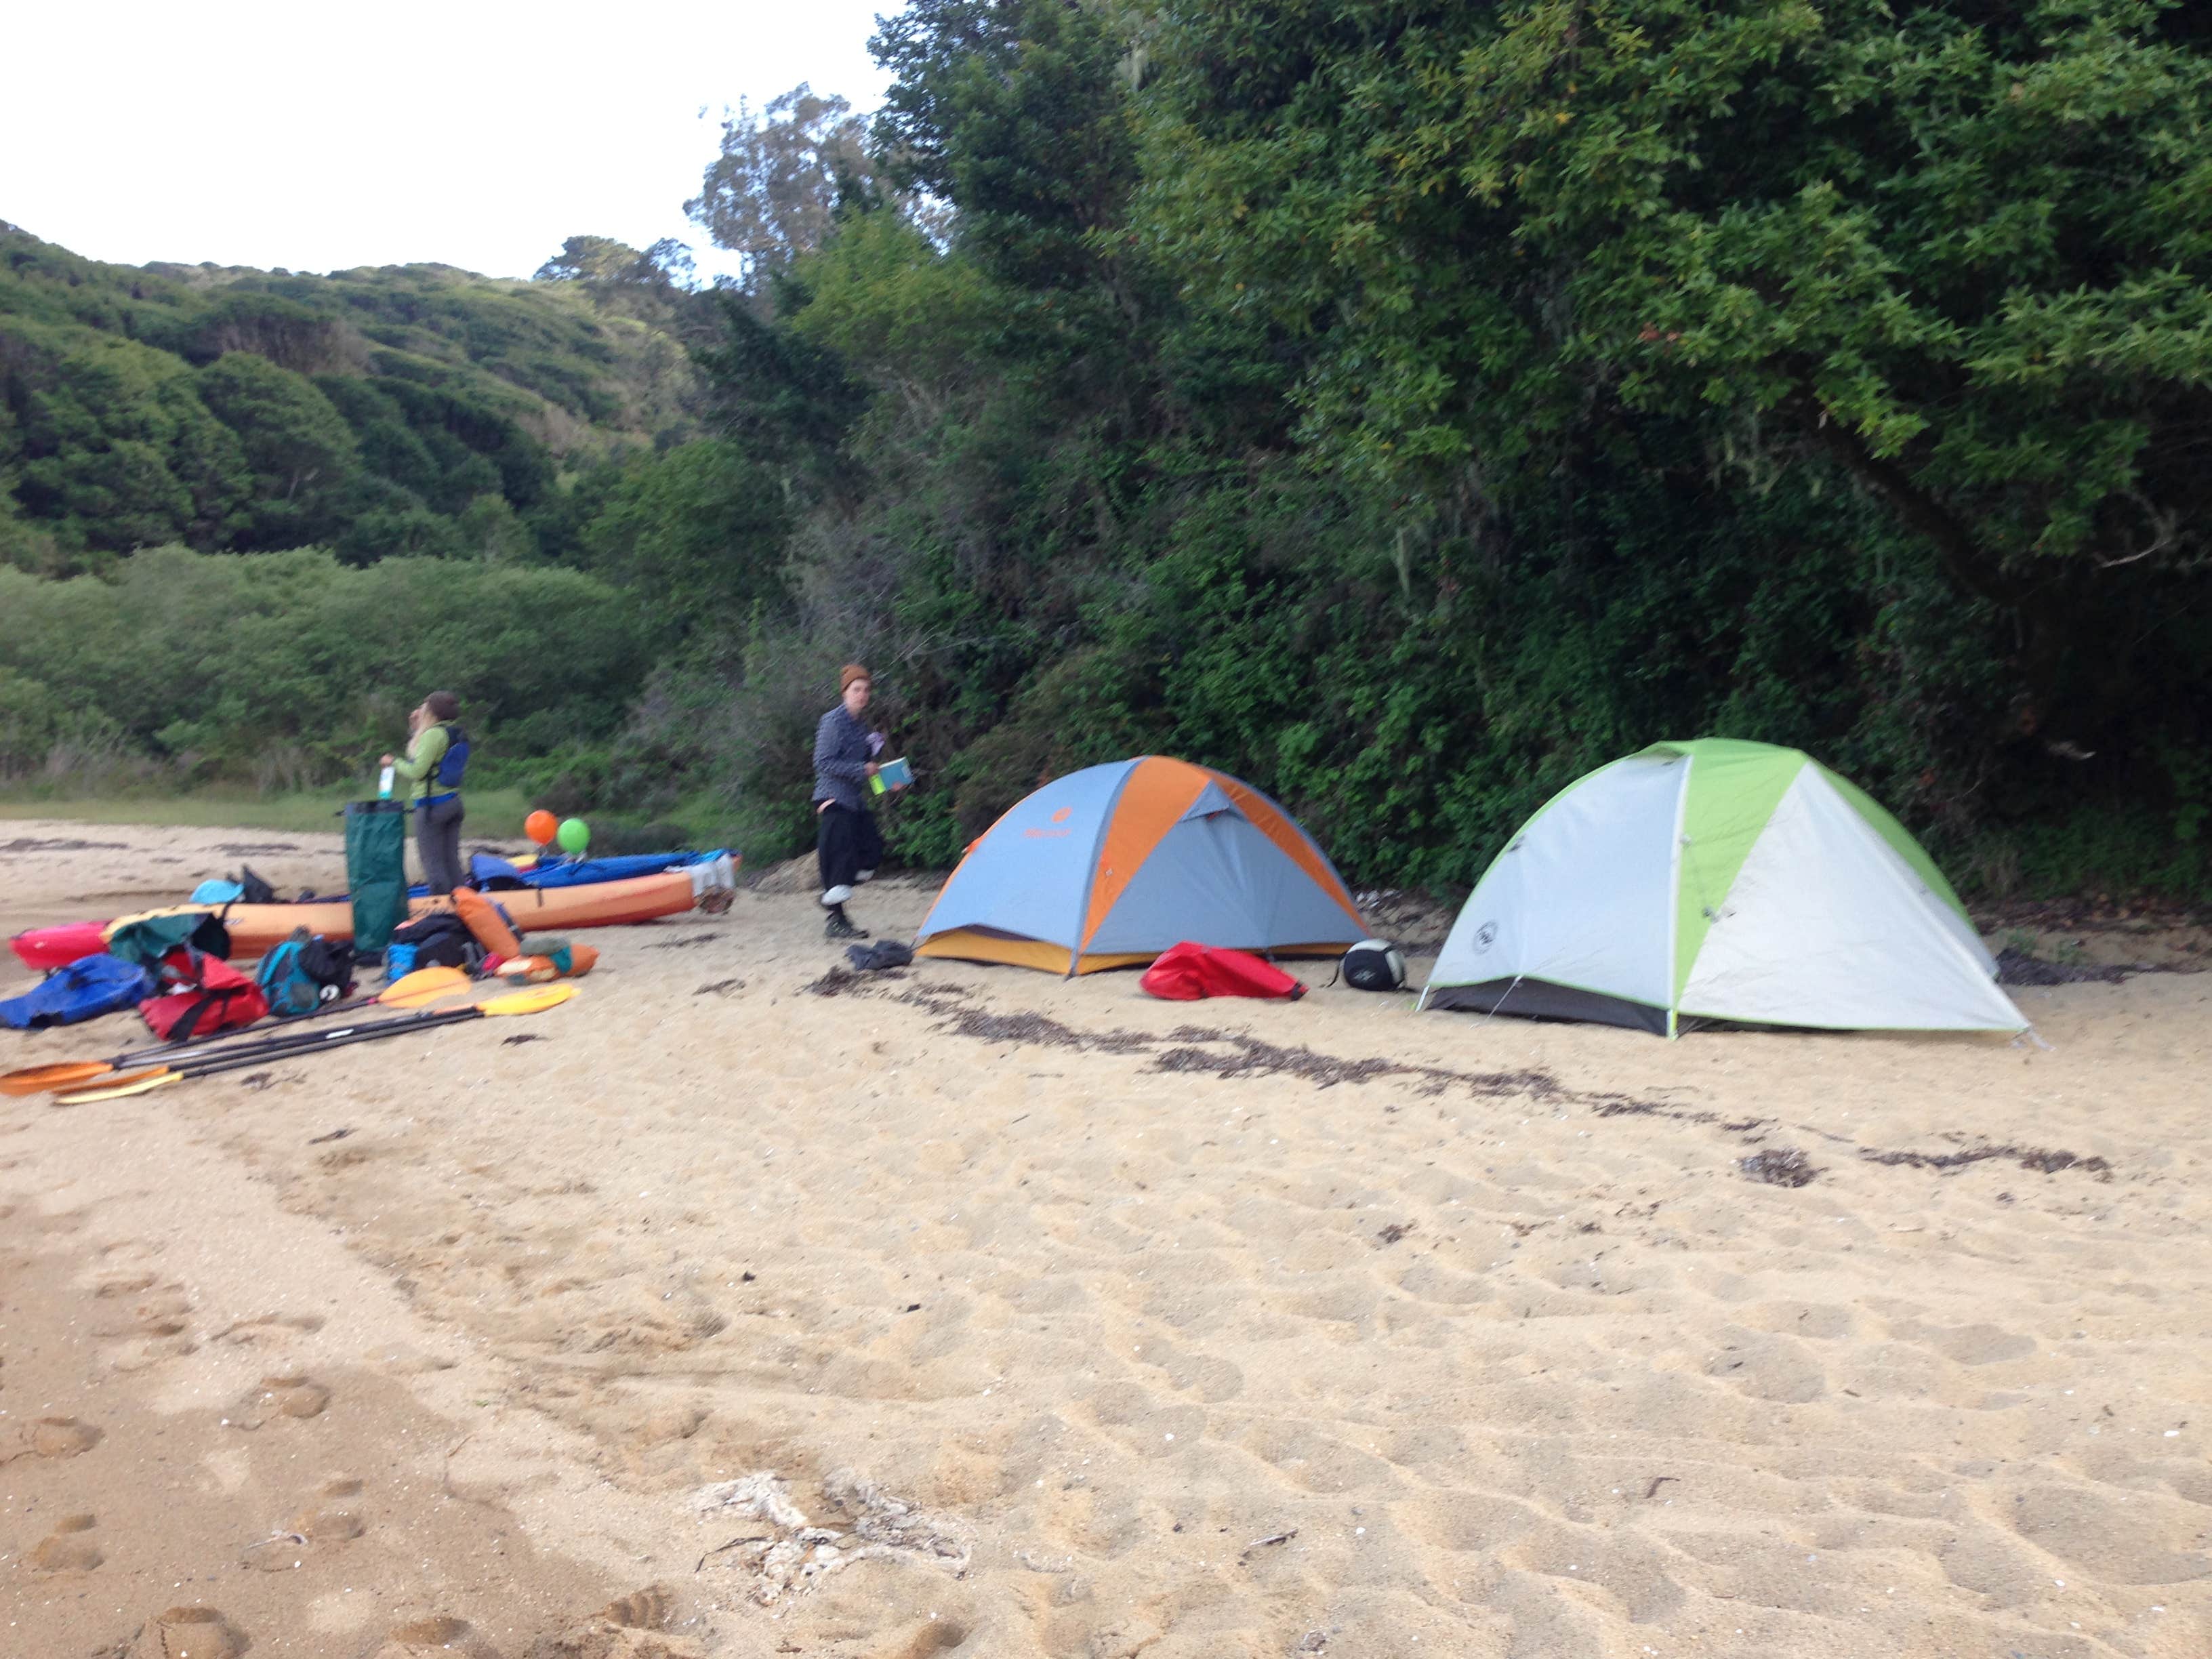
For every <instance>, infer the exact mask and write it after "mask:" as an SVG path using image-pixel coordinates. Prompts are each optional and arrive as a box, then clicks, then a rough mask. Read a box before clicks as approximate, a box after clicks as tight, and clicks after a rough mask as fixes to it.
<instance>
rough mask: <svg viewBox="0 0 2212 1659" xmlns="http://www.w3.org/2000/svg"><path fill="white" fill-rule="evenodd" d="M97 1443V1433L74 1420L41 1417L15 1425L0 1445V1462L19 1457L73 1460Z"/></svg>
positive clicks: (8, 1461) (88, 1426)
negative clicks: (71, 1458) (68, 1458)
mask: <svg viewBox="0 0 2212 1659" xmlns="http://www.w3.org/2000/svg"><path fill="white" fill-rule="evenodd" d="M99 1443H100V1431H99V1430H98V1429H95V1428H94V1427H93V1426H92V1425H91V1424H89V1423H82V1422H79V1421H78V1420H77V1419H76V1418H74V1417H41V1418H38V1419H33V1421H31V1422H28V1423H18V1424H17V1425H15V1429H14V1430H13V1431H12V1432H11V1433H10V1434H9V1437H7V1438H6V1440H5V1441H4V1442H0V1463H12V1462H15V1460H16V1459H17V1458H19V1457H75V1456H76V1455H77V1454H78V1453H79V1452H88V1451H90V1450H91V1449H93V1448H94V1446H96V1445H98V1444H99Z"/></svg>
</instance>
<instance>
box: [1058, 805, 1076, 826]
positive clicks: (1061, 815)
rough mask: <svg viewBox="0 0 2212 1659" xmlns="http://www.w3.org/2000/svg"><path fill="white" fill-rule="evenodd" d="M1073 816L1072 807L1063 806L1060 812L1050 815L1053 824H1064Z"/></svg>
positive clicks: (1073, 810)
mask: <svg viewBox="0 0 2212 1659" xmlns="http://www.w3.org/2000/svg"><path fill="white" fill-rule="evenodd" d="M1074 816H1075V809H1074V808H1073V806H1063V807H1061V808H1060V811H1057V812H1054V814H1053V815H1052V821H1053V822H1054V823H1066V822H1067V821H1068V819H1070V818H1072V817H1074Z"/></svg>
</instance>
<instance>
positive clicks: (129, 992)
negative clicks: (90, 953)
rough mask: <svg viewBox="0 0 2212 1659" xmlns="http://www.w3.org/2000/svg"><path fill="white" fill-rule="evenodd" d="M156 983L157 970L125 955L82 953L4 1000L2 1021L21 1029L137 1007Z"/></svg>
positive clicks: (153, 991)
mask: <svg viewBox="0 0 2212 1659" xmlns="http://www.w3.org/2000/svg"><path fill="white" fill-rule="evenodd" d="M156 988H157V987H155V983H154V976H153V975H151V974H149V973H148V972H147V971H146V970H145V969H143V968H141V967H140V966H139V965H138V964H137V963H135V962H125V960H124V959H123V958H122V957H110V956H97V957H78V958H77V959H76V961H75V962H72V963H70V964H69V966H68V967H66V968H60V969H55V971H54V972H52V973H51V974H49V975H47V976H46V979H45V980H44V981H42V982H41V983H40V984H39V985H38V986H37V987H34V988H33V989H32V990H29V991H27V992H26V993H24V994H22V995H21V996H19V997H11V998H9V1000H7V1001H5V1002H0V1025H9V1026H13V1027H14V1028H15V1030H19V1031H26V1030H31V1029H32V1028H33V1027H34V1026H41V1025H74V1024H76V1023H77V1021H79V1020H81V1019H94V1018H98V1017H99V1016H100V1015H101V1014H112V1013H113V1012H115V1011H116V1010H117V1009H118V1008H135V1007H137V1006H138V1005H139V1004H140V1003H142V1002H143V1001H144V1000H146V999H147V998H148V997H150V996H152V995H153V994H154V993H155V989H156Z"/></svg>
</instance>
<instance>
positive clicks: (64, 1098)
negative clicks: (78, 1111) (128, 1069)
mask: <svg viewBox="0 0 2212 1659" xmlns="http://www.w3.org/2000/svg"><path fill="white" fill-rule="evenodd" d="M184 1080H185V1074H184V1073H182V1072H170V1071H163V1070H161V1069H159V1068H157V1069H155V1070H154V1071H152V1072H134V1073H131V1075H130V1076H129V1077H127V1078H125V1079H123V1080H122V1081H121V1082H118V1083H103V1084H102V1085H100V1087H98V1088H97V1089H74V1090H71V1091H70V1092H69V1093H67V1094H64V1095H56V1096H55V1097H54V1104H55V1105H57V1106H89V1105H90V1104H91V1103H93V1102H94V1101H95V1100H120V1099H122V1098H123V1097H124V1096H125V1095H143V1094H144V1093H146V1092H147V1091H149V1090H153V1089H160V1088H163V1087H166V1086H167V1085H169V1084H172V1083H182V1082H183V1081H184Z"/></svg>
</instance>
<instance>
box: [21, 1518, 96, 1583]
mask: <svg viewBox="0 0 2212 1659" xmlns="http://www.w3.org/2000/svg"><path fill="white" fill-rule="evenodd" d="M94 1524H95V1523H94V1519H93V1517H92V1516H88V1515H65V1516H63V1517H62V1518H61V1519H60V1520H58V1521H57V1522H54V1529H53V1532H52V1534H51V1535H49V1536H48V1537H47V1538H46V1539H45V1540H44V1541H41V1542H40V1545H39V1547H37V1548H36V1549H34V1550H33V1551H32V1552H31V1565H33V1566H34V1567H36V1568H37V1569H38V1570H39V1571H40V1572H90V1571H92V1570H93V1569H94V1567H96V1566H98V1565H100V1563H101V1562H102V1561H105V1560H106V1559H107V1558H106V1555H104V1554H103V1553H101V1551H100V1542H99V1541H98V1540H97V1539H95V1538H94V1536H93V1527H94Z"/></svg>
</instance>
